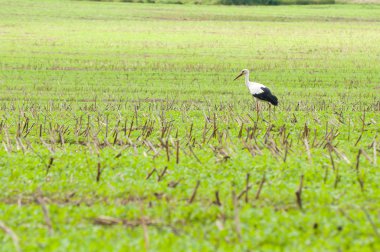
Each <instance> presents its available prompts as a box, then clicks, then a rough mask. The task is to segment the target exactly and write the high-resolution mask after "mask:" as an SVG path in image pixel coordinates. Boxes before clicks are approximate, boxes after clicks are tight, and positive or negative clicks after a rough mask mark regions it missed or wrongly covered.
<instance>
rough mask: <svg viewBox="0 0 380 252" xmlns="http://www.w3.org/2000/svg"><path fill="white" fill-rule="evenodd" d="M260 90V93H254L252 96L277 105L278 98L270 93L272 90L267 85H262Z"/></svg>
mask: <svg viewBox="0 0 380 252" xmlns="http://www.w3.org/2000/svg"><path fill="white" fill-rule="evenodd" d="M261 90H263V92H262V93H260V94H254V95H253V97H256V98H257V99H259V100H262V101H267V102H270V103H271V104H273V105H274V106H277V104H278V100H277V97H276V96H274V95H273V94H272V92H271V91H270V90H269V88H267V87H262V88H261Z"/></svg>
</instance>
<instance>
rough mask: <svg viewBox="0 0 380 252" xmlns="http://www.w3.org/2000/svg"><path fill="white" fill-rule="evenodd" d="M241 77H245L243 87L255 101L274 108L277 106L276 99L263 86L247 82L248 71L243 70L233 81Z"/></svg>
mask: <svg viewBox="0 0 380 252" xmlns="http://www.w3.org/2000/svg"><path fill="white" fill-rule="evenodd" d="M242 75H245V85H246V86H247V88H248V89H249V92H250V93H251V94H252V95H253V97H255V99H258V100H261V101H266V102H269V103H270V104H272V105H274V106H277V105H278V100H277V97H276V96H274V95H273V94H272V92H271V91H270V90H269V88H267V87H266V86H264V85H263V84H260V83H257V82H250V81H249V71H248V69H243V70H242V71H241V73H240V74H239V75H238V76H237V77H236V78H235V79H234V80H236V79H237V78H239V77H240V76H242Z"/></svg>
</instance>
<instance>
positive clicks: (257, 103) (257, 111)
mask: <svg viewBox="0 0 380 252" xmlns="http://www.w3.org/2000/svg"><path fill="white" fill-rule="evenodd" d="M255 101H256V121H257V122H258V121H259V114H260V105H259V102H258V101H257V99H255Z"/></svg>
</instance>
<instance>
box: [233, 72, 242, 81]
mask: <svg viewBox="0 0 380 252" xmlns="http://www.w3.org/2000/svg"><path fill="white" fill-rule="evenodd" d="M242 75H243V73H241V74H239V75H238V76H236V78H235V79H234V80H237V79H238V78H239V77H240V76H242Z"/></svg>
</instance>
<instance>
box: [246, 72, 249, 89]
mask: <svg viewBox="0 0 380 252" xmlns="http://www.w3.org/2000/svg"><path fill="white" fill-rule="evenodd" d="M245 85H246V86H247V87H248V86H249V73H247V74H246V75H245Z"/></svg>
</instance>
